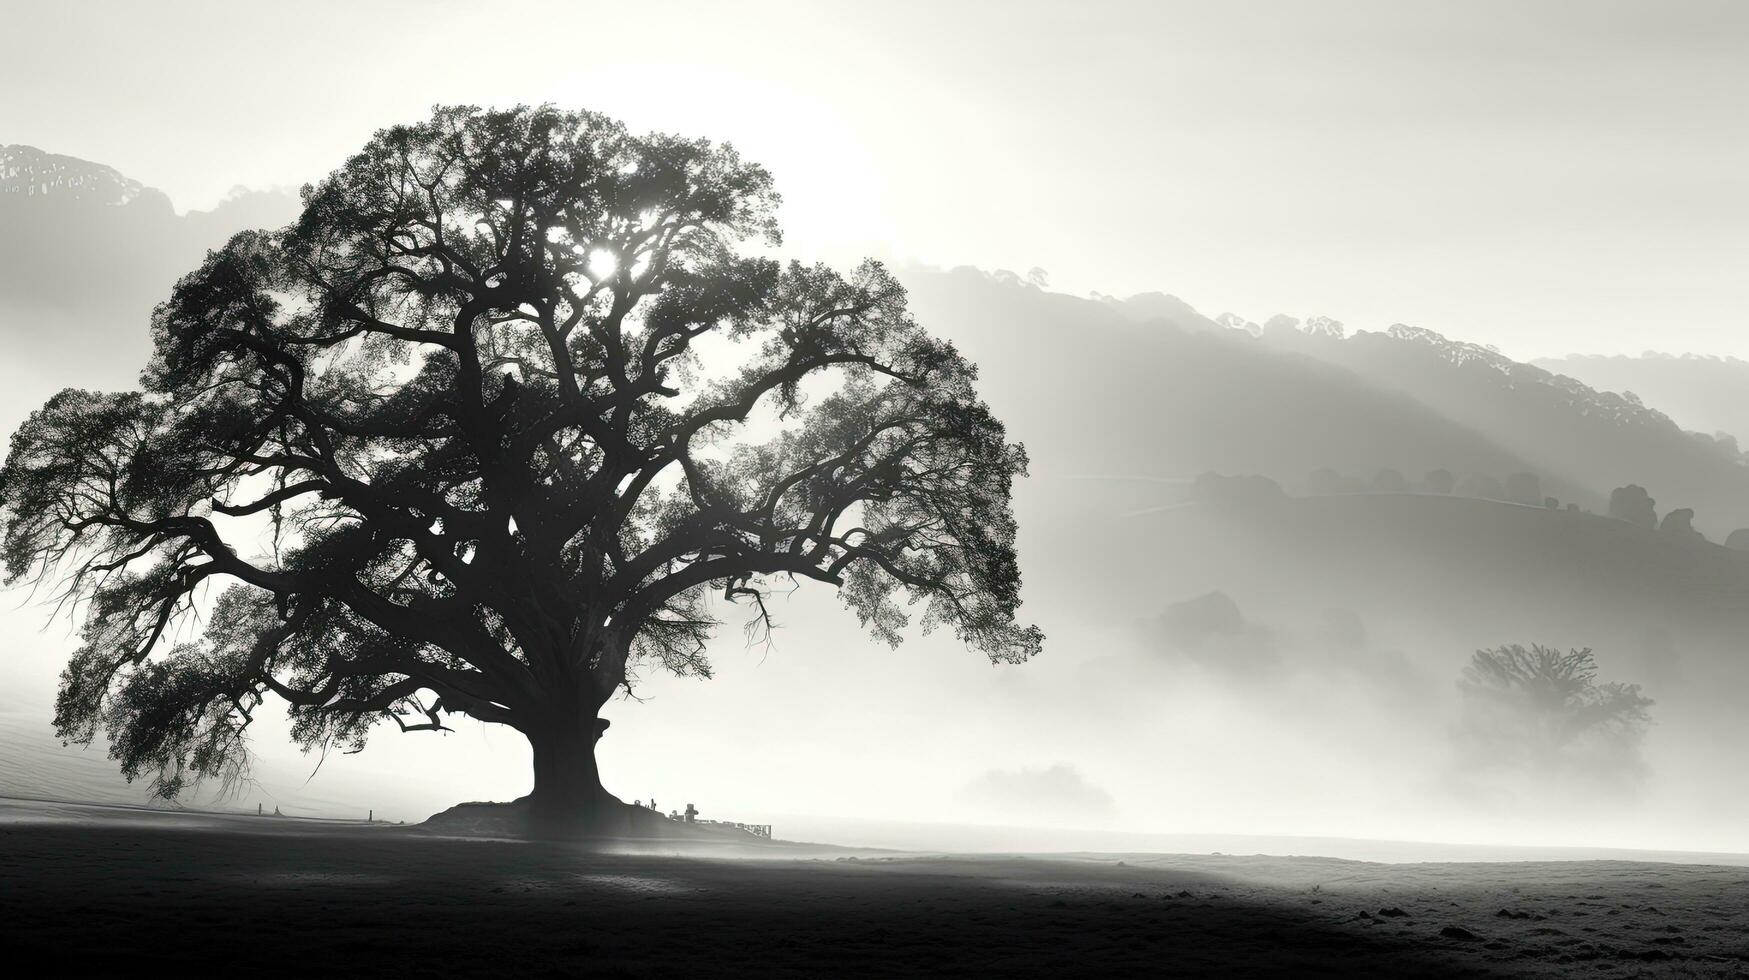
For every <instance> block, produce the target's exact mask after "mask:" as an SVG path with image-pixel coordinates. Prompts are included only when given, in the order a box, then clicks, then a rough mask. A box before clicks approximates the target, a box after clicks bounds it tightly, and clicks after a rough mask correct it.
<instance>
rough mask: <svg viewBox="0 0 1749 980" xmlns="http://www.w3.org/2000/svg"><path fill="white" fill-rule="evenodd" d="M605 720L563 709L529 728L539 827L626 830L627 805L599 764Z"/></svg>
mask: <svg viewBox="0 0 1749 980" xmlns="http://www.w3.org/2000/svg"><path fill="white" fill-rule="evenodd" d="M600 729H601V722H600V721H598V720H597V718H596V714H595V712H594V711H586V710H582V709H578V710H576V711H574V712H565V713H561V714H559V715H558V716H557V717H555V718H553V719H552V720H551V721H549V722H548V723H546V724H544V725H540V726H534V727H531V728H530V729H528V741H529V744H530V746H531V747H532V748H533V749H534V790H533V791H532V792H531V793H530V794H529V796H528V804H529V817H530V821H531V823H532V825H533V829H534V830H535V831H536V832H537V833H540V834H543V835H554V836H576V835H594V834H613V833H620V832H623V831H624V830H625V829H626V828H624V827H622V826H621V825H622V824H625V823H627V820H628V818H627V816H626V812H625V811H626V810H627V809H628V808H627V807H626V806H625V804H623V803H621V802H620V801H619V799H618V798H616V797H614V796H613V795H611V794H610V793H608V792H607V790H606V789H604V788H602V785H601V773H600V770H598V769H597V768H596V765H595V743H596V740H597V739H598V738H599V737H600Z"/></svg>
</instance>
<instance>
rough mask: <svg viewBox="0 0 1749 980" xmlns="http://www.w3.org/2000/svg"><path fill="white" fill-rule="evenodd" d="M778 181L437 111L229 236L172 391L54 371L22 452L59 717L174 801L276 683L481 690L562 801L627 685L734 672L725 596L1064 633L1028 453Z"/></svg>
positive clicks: (697, 152)
mask: <svg viewBox="0 0 1749 980" xmlns="http://www.w3.org/2000/svg"><path fill="white" fill-rule="evenodd" d="M850 190H851V189H847V192H850ZM776 203H777V196H776V195H775V194H774V193H773V191H772V187H771V179H770V177H769V175H768V174H767V172H766V171H765V170H764V169H762V168H760V167H758V166H756V165H753V164H751V163H748V162H746V161H743V160H742V159H741V158H740V157H739V156H738V155H737V154H736V153H735V151H734V150H733V149H732V148H731V147H729V146H726V145H725V146H718V145H712V144H710V143H708V142H704V141H698V140H686V139H680V138H676V137H672V136H664V135H650V136H638V135H634V134H631V133H629V132H628V131H627V130H626V129H625V128H624V127H623V126H621V125H620V124H618V123H617V122H614V121H612V120H610V119H607V118H604V117H602V116H599V115H595V114H591V113H580V112H579V113H574V112H561V111H557V110H554V109H551V108H536V109H529V108H518V109H515V110H511V111H482V110H479V109H475V108H442V109H439V110H438V111H437V112H436V113H435V114H434V115H433V117H432V118H431V119H430V120H429V121H426V122H421V123H419V124H417V125H411V126H400V127H395V128H392V129H387V130H383V131H381V132H379V133H378V134H377V135H376V136H375V137H374V138H373V139H372V140H371V141H370V142H369V144H368V145H367V146H365V148H364V150H363V151H362V152H360V153H359V154H357V155H356V156H354V157H352V158H351V159H350V160H348V161H347V162H346V164H345V165H344V166H343V167H341V168H340V169H339V170H337V171H336V172H334V173H333V174H332V175H330V176H329V177H328V178H327V179H326V180H324V181H322V182H321V183H319V184H316V185H314V186H311V187H308V188H306V189H305V191H304V210H303V214H302V217H301V218H300V219H299V220H298V221H297V222H295V223H294V224H292V225H291V226H289V227H287V228H285V229H282V230H280V231H277V232H271V233H269V232H249V233H244V234H240V235H238V236H236V237H235V238H234V239H232V240H231V242H230V243H229V244H228V245H226V246H225V247H224V248H223V249H221V250H218V251H216V252H213V253H211V254H210V255H209V256H208V257H207V260H206V262H205V263H204V264H203V265H202V266H201V267H200V268H199V269H197V270H196V271H194V272H193V273H191V274H190V275H188V276H187V277H186V278H184V279H183V280H182V281H181V282H180V283H178V284H177V285H176V287H175V290H174V292H173V294H172V295H171V297H170V299H169V300H168V301H167V302H165V303H164V304H162V305H161V306H160V307H159V308H158V310H157V311H156V313H155V315H154V318H153V322H152V333H153V341H154V353H153V356H152V359H151V362H150V364H149V365H148V366H147V367H146V369H145V372H144V374H143V376H142V389H143V390H141V391H136V392H123V393H99V392H90V391H79V390H68V391H64V392H62V393H60V394H59V395H57V396H55V397H54V398H53V399H51V400H50V401H49V402H48V403H47V404H46V405H45V406H44V407H43V408H42V409H40V410H39V411H37V412H36V413H35V414H34V415H32V416H31V417H30V419H29V420H28V421H27V422H26V423H25V424H24V425H23V427H22V428H21V429H20V430H19V431H18V432H17V433H16V434H15V435H14V437H13V442H12V449H11V453H10V456H9V458H8V459H7V461H6V465H5V468H4V470H3V471H0V504H3V506H4V514H3V517H4V532H5V534H4V556H5V560H6V567H7V576H8V579H9V581H13V582H16V581H19V580H20V579H41V580H45V581H53V582H55V583H57V586H58V588H59V590H60V594H61V595H62V596H63V597H64V598H65V599H67V600H70V601H72V602H74V603H76V607H77V609H78V612H79V614H80V615H81V616H82V631H83V632H82V637H83V644H82V645H81V646H80V648H79V649H78V651H77V652H76V653H75V654H74V655H73V656H72V658H71V661H70V663H69V664H68V666H67V668H66V671H65V673H64V675H63V678H62V687H61V691H60V696H59V700H58V705H57V716H56V724H57V726H58V728H59V731H60V733H61V735H62V736H63V737H64V738H67V739H70V740H75V741H89V740H90V739H92V738H93V737H94V735H95V734H97V733H98V732H99V731H103V732H105V733H107V735H108V737H109V739H110V740H111V742H112V749H113V753H114V755H115V756H116V758H117V759H118V760H119V761H120V764H121V767H122V770H123V772H124V773H125V774H126V775H127V776H128V777H129V778H133V777H135V776H138V775H147V776H149V777H150V778H151V779H152V780H153V784H154V787H155V789H156V790H157V791H158V792H159V793H162V794H165V795H174V794H175V793H177V792H179V791H180V790H182V789H183V788H184V787H185V786H186V785H188V784H189V783H191V782H193V781H195V780H198V779H200V778H203V777H215V776H216V777H224V776H227V775H235V774H236V773H237V772H239V771H240V768H241V767H242V766H243V765H244V764H245V761H246V758H247V757H246V754H245V743H244V733H245V730H246V728H247V726H248V725H249V722H250V719H251V717H252V716H253V715H254V713H255V712H256V711H257V710H258V709H260V708H261V706H262V705H263V703H264V702H265V701H266V700H267V699H268V698H269V697H270V696H273V697H277V698H280V699H283V700H284V701H285V702H287V703H288V704H289V705H290V711H291V714H292V716H293V720H294V729H293V730H294V734H295V736H296V738H297V739H298V740H299V741H300V742H302V743H304V744H305V745H306V746H313V745H336V744H337V745H341V746H344V747H347V748H349V749H351V748H358V747H362V745H363V744H364V741H365V739H366V737H367V734H368V732H369V731H370V730H371V728H372V727H373V726H375V725H377V724H379V723H391V724H394V725H397V726H398V727H399V728H401V729H403V730H408V731H412V730H422V729H424V730H430V729H440V728H442V727H444V724H445V719H446V717H448V716H449V715H452V714H456V713H460V714H465V715H469V716H472V717H474V718H477V719H479V720H480V721H483V722H489V723H496V724H503V725H508V726H510V727H512V728H515V729H517V730H518V731H520V732H522V733H523V734H524V735H525V736H527V738H528V740H529V742H530V743H531V745H532V748H533V759H534V789H533V791H532V794H531V797H530V800H531V804H532V811H533V812H534V813H535V814H536V815H537V816H538V817H540V818H541V819H543V820H548V821H568V820H579V819H586V818H587V817H589V816H590V815H591V814H594V815H601V814H610V813H616V812H619V811H620V810H621V809H622V808H619V807H618V806H617V805H616V804H617V801H615V800H613V798H612V797H611V796H609V795H608V794H607V793H606V791H605V790H604V789H603V788H602V786H601V783H600V779H599V776H598V774H597V769H596V765H595V743H596V740H597V738H598V736H599V734H600V731H601V728H602V727H604V726H603V723H602V722H600V721H599V720H598V719H599V711H600V709H601V707H602V705H603V704H604V703H605V702H606V701H607V700H608V699H609V698H610V697H612V696H613V695H614V694H615V692H616V691H618V690H620V689H622V688H627V686H628V685H629V684H630V683H631V682H632V680H633V679H634V678H635V677H636V676H637V672H638V671H639V670H641V669H653V668H661V669H667V670H670V671H674V672H676V673H680V674H698V675H704V674H708V673H709V669H710V668H709V664H708V662H707V660H706V657H705V650H706V643H707V640H708V639H709V638H710V636H711V634H712V630H713V627H715V626H716V625H717V617H716V615H714V614H713V611H721V610H725V609H727V608H728V603H740V604H742V605H743V607H744V609H746V610H747V611H748V613H747V614H748V615H750V616H752V617H755V621H757V619H756V618H757V617H761V616H763V614H764V601H765V597H766V595H767V592H768V590H769V589H771V588H774V587H778V586H780V585H781V586H785V587H787V585H788V583H790V582H791V581H802V580H813V581H816V582H821V583H826V584H828V585H830V586H834V587H836V588H837V589H838V591H839V593H840V594H841V595H842V597H843V599H844V601H845V603H846V604H847V605H849V606H850V607H851V608H852V609H853V610H854V611H855V612H856V614H857V615H858V616H859V617H860V619H861V621H862V622H863V624H864V625H865V626H866V627H868V628H869V629H870V630H871V631H872V632H873V633H874V634H875V635H876V636H878V637H880V638H882V639H884V640H886V641H889V642H895V643H896V642H898V640H899V638H900V636H901V632H902V631H903V630H904V629H905V627H906V625H907V622H908V618H909V617H908V611H907V609H906V606H907V605H911V604H916V605H917V606H918V607H919V608H920V611H921V620H922V622H921V627H922V628H923V629H925V630H927V629H929V628H931V627H934V626H936V625H942V624H945V625H949V626H951V627H952V628H953V629H954V630H955V631H957V633H958V635H959V636H960V637H961V638H962V639H963V640H964V641H965V642H966V643H967V644H969V645H970V646H972V647H975V648H977V649H978V650H981V651H983V652H984V653H986V654H988V655H989V656H990V657H991V658H993V659H995V660H1000V661H1021V660H1024V659H1026V658H1027V657H1029V656H1031V655H1032V654H1034V653H1036V652H1037V651H1038V649H1039V644H1040V640H1041V635H1040V633H1039V632H1038V630H1037V629H1035V628H1032V627H1028V626H1023V625H1020V624H1017V622H1016V621H1015V610H1016V607H1017V606H1018V605H1019V602H1020V597H1019V588H1020V573H1019V570H1018V566H1017V563H1016V558H1015V551H1014V537H1015V523H1014V520H1013V517H1012V515H1011V513H1010V507H1009V492H1010V486H1011V482H1012V480H1013V479H1014V478H1015V477H1016V476H1017V475H1020V474H1022V473H1023V471H1024V468H1025V464H1026V457H1025V454H1024V452H1023V451H1022V449H1021V448H1020V447H1019V446H1018V445H1014V444H1011V443H1010V442H1008V441H1007V438H1006V436H1005V433H1004V430H1003V427H1002V425H1001V423H1000V422H999V421H998V420H997V419H996V418H994V417H993V416H992V415H991V413H990V411H989V410H988V409H987V408H986V407H985V405H984V404H983V403H982V402H981V401H980V400H979V399H978V397H977V395H976V394H975V392H974V390H973V381H974V378H975V370H974V368H973V366H972V365H970V364H969V363H967V362H966V360H965V359H964V358H963V357H961V355H960V354H959V352H958V351H956V350H955V349H954V347H953V345H951V344H949V343H946V342H943V341H941V340H938V339H935V338H932V337H930V336H929V335H928V334H927V333H925V332H924V331H923V330H922V329H921V328H920V327H919V326H918V324H917V323H916V322H915V321H914V320H913V319H912V317H911V316H910V315H909V313H908V312H907V310H906V304H905V294H904V291H903V290H902V289H901V288H900V286H899V284H898V283H897V282H896V281H895V280H894V279H893V277H892V276H891V275H890V274H889V273H888V272H887V271H886V270H885V269H883V268H882V267H881V266H880V265H879V264H877V263H873V262H869V263H865V264H864V265H862V266H861V267H859V268H858V269H857V270H856V271H855V272H854V273H852V274H851V275H848V276H844V275H840V274H839V273H837V272H834V271H833V270H831V269H829V268H825V267H821V266H806V265H801V264H790V265H788V266H784V265H780V264H779V263H777V262H775V261H773V260H771V259H769V258H763V257H757V256H754V255H750V254H748V249H747V248H746V246H747V244H748V243H750V242H757V241H759V240H761V239H763V240H765V241H767V242H771V243H773V244H775V243H777V241H778V229H777V226H776V224H775V221H774V210H775V206H776ZM93 287H94V288H100V283H99V282H97V281H95V280H94V282H93ZM213 586H216V588H213ZM209 596H210V597H212V598H210V599H209V598H206V597H209ZM766 622H767V623H769V620H767V621H766ZM191 624H192V625H191Z"/></svg>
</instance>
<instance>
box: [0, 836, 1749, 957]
mask: <svg viewBox="0 0 1749 980" xmlns="http://www.w3.org/2000/svg"><path fill="white" fill-rule="evenodd" d="M1457 930H1461V931H1457ZM0 951H4V954H5V959H6V961H7V962H8V963H12V964H26V963H41V964H44V966H43V967H40V968H37V970H36V971H34V972H32V973H31V974H30V975H33V976H34V975H48V976H82V975H92V974H107V975H135V976H164V975H169V974H171V973H172V972H173V971H175V972H183V971H189V972H198V974H199V975H222V976H237V977H249V978H256V977H280V976H309V975H366V974H370V975H376V976H415V975H419V976H439V977H455V976H487V975H494V976H505V977H525V976H526V977H560V976H565V977H569V976H605V977H665V978H685V977H718V976H760V977H784V976H833V977H842V976H867V977H899V976H915V975H920V974H931V975H943V976H977V977H985V976H1041V977H1042V976H1052V977H1057V976H1079V975H1089V974H1093V975H1129V976H1136V975H1191V976H1195V975H1225V976H1295V977H1298V976H1315V975H1325V976H1368V975H1372V976H1400V977H1409V976H1423V977H1426V976H1434V977H1438V976H1522V975H1533V976H1544V975H1547V976H1554V975H1585V976H1594V977H1630V976H1645V975H1658V976H1663V975H1668V976H1683V977H1713V976H1721V977H1722V976H1749V868H1730V867H1715V866H1707V865H1670V864H1640V863H1629V862H1609V861H1597V862H1547V863H1514V864H1418V865H1387V864H1370V863H1365V862H1356V861H1340V860H1333V859H1326V858H1279V857H1238V856H1220V855H1209V856H1190V855H1056V856H1011V857H1001V856H980V857H962V856H943V855H918V854H896V853H890V852H872V851H849V850H838V849H828V848H820V847H811V846H806V845H797V846H793V847H791V846H786V845H781V844H779V845H773V846H770V847H758V846H754V847H746V848H740V847H711V846H703V847H694V848H692V849H691V850H690V851H689V853H687V854H684V855H682V854H677V853H673V851H672V849H671V848H670V849H669V850H668V851H667V852H664V850H663V849H662V848H655V849H650V848H648V847H645V848H644V849H642V850H633V849H631V848H630V846H627V847H625V848H613V849H608V850H602V849H594V850H591V849H586V848H583V847H581V846H575V845H554V844H528V843H516V842H509V841H483V840H458V839H446V838H436V837H430V836H425V835H421V834H419V833H416V832H410V831H407V830H405V829H395V828H385V827H365V826H359V825H351V826H345V825H323V824H312V823H303V822H296V821H276V820H273V819H271V818H253V817H248V818H243V817H220V816H208V815H183V814H175V815H172V814H160V813H153V812H139V811H128V810H115V809H98V808H87V807H69V806H61V805H44V804H27V803H8V802H0Z"/></svg>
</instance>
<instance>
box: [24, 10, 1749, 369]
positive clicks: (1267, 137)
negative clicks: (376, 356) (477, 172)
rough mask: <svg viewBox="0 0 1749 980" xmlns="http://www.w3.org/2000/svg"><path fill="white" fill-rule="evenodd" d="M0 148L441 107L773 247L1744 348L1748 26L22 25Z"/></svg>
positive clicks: (249, 158) (567, 13) (108, 17)
mask: <svg viewBox="0 0 1749 980" xmlns="http://www.w3.org/2000/svg"><path fill="white" fill-rule="evenodd" d="M6 20H7V30H6V32H5V33H4V35H0V92H3V93H4V95H3V96H0V98H3V99H4V102H3V108H0V142H23V143H30V144H35V145H38V146H41V147H43V148H45V149H50V150H54V151H58V152H64V153H71V154H74V155H77V156H82V157H85V158H88V159H94V160H98V161H101V162H105V163H109V164H111V165H114V166H116V167H118V168H119V169H121V170H123V171H124V172H126V173H128V174H129V175H131V176H134V177H136V178H138V179H140V180H142V181H144V182H146V183H148V184H152V185H155V186H158V187H160V188H163V189H164V190H166V191H167V192H169V194H170V195H171V197H172V199H173V200H174V201H176V202H177V204H178V206H180V207H185V208H186V207H200V206H206V205H210V204H211V203H212V202H213V201H215V200H216V199H218V198H219V197H221V196H222V195H223V194H224V193H225V192H226V190H227V189H229V188H230V187H232V186H233V185H236V184H246V185H249V186H254V187H262V186H268V185H275V184H299V183H302V182H304V181H306V180H309V179H312V178H314V177H318V176H320V175H321V174H323V173H325V172H326V171H327V170H329V169H331V168H332V167H333V166H334V165H336V164H337V163H338V162H339V161H340V160H341V159H342V158H343V157H344V155H345V154H347V153H348V152H350V151H352V150H354V149H356V148H357V147H358V146H359V145H360V144H361V143H362V142H363V140H364V139H365V138H366V137H367V135H368V134H369V132H370V131H371V130H372V129H374V128H376V127H378V126H380V125H383V124H387V123H391V122H395V121H399V120H406V119H413V118H416V117H418V116H420V115H421V114H422V113H423V112H424V111H425V109H426V108H427V107H428V106H429V105H430V104H432V103H434V102H439V101H444V102H449V101H458V102H460V101H465V102H474V103H481V104H492V103H496V104H504V103H512V102H516V101H529V102H535V101H552V102H556V103H560V104H565V105H577V106H586V107H591V108H596V109H600V110H603V111H606V112H609V113H612V114H616V115H619V116H621V117H623V118H625V119H627V120H628V121H629V122H631V123H632V124H633V125H634V126H637V127H640V128H665V129H673V130H677V131H682V132H686V133H689V134H699V135H706V136H711V137H714V138H727V139H732V140H734V141H735V142H736V143H738V144H739V145H741V146H742V147H743V148H744V149H745V150H747V151H748V152H749V153H750V154H751V155H753V156H754V157H755V158H757V159H761V160H763V161H765V162H767V163H768V165H769V166H771V167H772V168H773V170H774V171H775V172H776V173H777V176H778V179H779V186H780V187H781V188H782V190H783V192H784V193H785V195H786V198H787V206H786V208H785V221H786V224H787V226H788V228H789V229H790V244H791V246H792V247H793V248H794V249H796V250H797V251H800V252H806V253H812V254H818V255H825V256H828V257H832V258H843V257H846V256H848V255H850V254H853V253H856V254H860V253H864V252H870V251H874V252H879V253H880V254H885V255H891V256H895V257H904V258H914V259H920V260H923V261H926V262H932V263H938V264H946V265H955V264H975V265H979V266H983V267H987V268H992V267H1007V268H1013V269H1015V270H1017V271H1021V272H1024V271H1026V270H1027V269H1029V268H1032V267H1034V266H1039V267H1043V268H1044V269H1046V270H1047V271H1048V272H1049V273H1050V275H1051V277H1052V282H1053V285H1054V286H1055V287H1056V288H1059V289H1063V290H1066V291H1071V292H1077V293H1085V292H1086V291H1088V290H1100V291H1102V292H1107V293H1116V294H1128V293H1132V292H1138V291H1145V290H1162V291H1167V292H1172V293H1176V294H1178V295H1180V296H1182V297H1183V298H1185V299H1186V300H1188V301H1190V302H1191V303H1192V304H1194V305H1196V306H1197V307H1199V308H1200V309H1203V310H1205V311H1207V312H1209V313H1211V314H1212V313H1216V312H1221V311H1223V310H1229V309H1230V310H1233V311H1235V312H1239V313H1242V314H1244V315H1246V316H1248V317H1251V318H1253V319H1259V320H1261V319H1262V318H1264V317H1266V316H1268V315H1270V314H1272V313H1276V312H1289V313H1295V314H1298V315H1302V316H1303V315H1307V314H1310V313H1326V314H1329V315H1332V316H1335V317H1337V318H1339V319H1342V320H1344V321H1347V322H1348V323H1349V325H1350V326H1351V327H1357V328H1366V329H1380V328H1383V327H1385V326H1387V325H1389V324H1391V323H1393V322H1397V321H1406V322H1411V323H1415V324H1418V325H1422V326H1428V327H1432V328H1434V329H1437V330H1440V331H1442V332H1445V333H1448V334H1451V335H1454V336H1460V337H1464V338H1466V339H1472V340H1478V341H1484V342H1491V343H1495V344H1497V345H1499V346H1500V347H1501V348H1502V349H1504V350H1505V351H1506V352H1508V353H1510V354H1514V355H1516V356H1520V357H1529V356H1535V355H1542V354H1550V353H1559V352H1566V351H1570V350H1583V351H1587V352H1601V353H1617V352H1629V353H1637V352H1639V351H1641V350H1643V349H1647V348H1657V349H1661V350H1698V351H1705V352H1721V353H1735V354H1739V355H1745V354H1749V334H1745V333H1744V332H1743V331H1741V330H1740V329H1739V328H1740V327H1741V326H1743V324H1744V316H1743V312H1742V310H1743V306H1744V302H1743V301H1744V299H1745V295H1746V293H1749V277H1746V276H1745V275H1744V271H1745V260H1746V259H1749V112H1745V110H1744V107H1745V105H1746V104H1749V57H1746V55H1749V4H1744V3H1738V2H1732V0H1721V2H1715V3H1700V2H1668V0H1660V2H1643V3H1623V2H1601V0H1590V2H1573V3H1565V2H1563V3H1554V2H1548V3H1534V2H1523V0H1512V2H1463V3H1433V2H1404V0H1388V2H1319V3H1305V2H1293V0H1285V2H1220V3H1214V2H1204V3H1174V2H1159V0H1152V2H1145V3H978V4H973V3H957V4H950V3H941V2H929V3H880V4H871V3H862V2H857V3H806V4H802V3H795V4H782V3H735V2H724V3H709V4H705V3H699V4H664V3H638V4H626V3H611V4H608V3H590V2H565V3H551V4H539V3H532V4H520V5H518V4H507V3H492V4H484V3H478V4H463V3H444V2H440V0H422V2H419V3H391V2H382V3H369V4H358V3H322V2H309V3H300V4H296V5H290V4H272V5H268V4H255V3H242V2H235V0H231V2H224V3H180V4H170V3H154V4H123V3H108V4H104V3H89V4H30V5H24V6H22V7H20V8H18V9H15V10H12V11H10V12H9V13H8V14H7V18H6Z"/></svg>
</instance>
